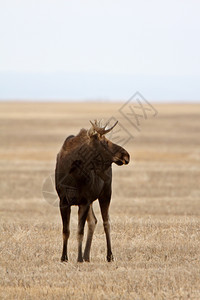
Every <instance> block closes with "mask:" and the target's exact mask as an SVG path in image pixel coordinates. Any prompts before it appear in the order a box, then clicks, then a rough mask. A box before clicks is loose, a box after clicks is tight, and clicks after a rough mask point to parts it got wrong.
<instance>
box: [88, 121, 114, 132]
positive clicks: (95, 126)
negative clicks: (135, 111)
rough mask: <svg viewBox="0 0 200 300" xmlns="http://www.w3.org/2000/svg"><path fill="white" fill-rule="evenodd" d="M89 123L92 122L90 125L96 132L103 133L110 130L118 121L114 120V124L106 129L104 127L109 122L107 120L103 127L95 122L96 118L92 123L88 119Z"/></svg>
mask: <svg viewBox="0 0 200 300" xmlns="http://www.w3.org/2000/svg"><path fill="white" fill-rule="evenodd" d="M90 123H91V124H92V127H93V129H94V130H95V131H96V132H98V133H99V134H100V135H104V134H106V133H108V132H110V131H111V130H112V129H113V128H114V127H115V126H116V125H117V123H118V121H116V122H115V124H114V125H113V126H112V127H110V128H108V129H106V127H107V125H108V124H109V122H107V123H106V125H105V126H104V127H100V125H98V123H97V120H95V121H94V123H92V122H91V121H90Z"/></svg>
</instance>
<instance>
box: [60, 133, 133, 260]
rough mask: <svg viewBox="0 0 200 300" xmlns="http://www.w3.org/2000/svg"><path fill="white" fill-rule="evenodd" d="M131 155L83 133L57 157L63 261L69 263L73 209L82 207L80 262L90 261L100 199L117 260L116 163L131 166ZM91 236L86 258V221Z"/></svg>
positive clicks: (109, 254)
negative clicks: (112, 209)
mask: <svg viewBox="0 0 200 300" xmlns="http://www.w3.org/2000/svg"><path fill="white" fill-rule="evenodd" d="M129 159H130V158H129V154H128V152H127V151H126V150H125V149H123V148H122V147H120V146H118V145H116V144H113V143H112V142H111V141H109V140H108V139H106V138H105V136H100V135H99V134H98V133H92V134H91V133H90V131H87V130H85V129H82V130H81V131H80V132H79V134H78V135H76V136H69V137H68V138H67V139H66V140H65V142H64V144H63V146H62V148H61V150H60V152H59V153H58V155H57V164H56V170H55V179H56V190H57V193H58V196H59V198H60V212H61V216H62V221H63V252H62V257H61V261H67V260H68V256H67V242H68V238H69V234H70V230H69V222H70V212H71V206H72V205H78V207H79V210H78V262H82V261H83V260H85V261H89V259H90V248H91V242H92V236H93V233H94V229H95V225H96V223H97V220H96V217H95V215H94V211H93V208H92V203H93V201H94V200H96V199H98V200H99V204H100V209H101V214H102V218H103V225H104V230H105V234H106V241H107V260H108V261H111V260H113V255H112V251H111V241H110V223H109V205H110V200H111V183H112V166H111V165H112V163H113V162H114V163H116V164H118V165H123V164H128V163H129ZM86 220H87V222H88V235H87V241H86V246H85V251H84V254H82V241H83V234H84V226H85V221H86Z"/></svg>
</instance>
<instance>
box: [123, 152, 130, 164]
mask: <svg viewBox="0 0 200 300" xmlns="http://www.w3.org/2000/svg"><path fill="white" fill-rule="evenodd" d="M129 161H130V155H129V154H128V153H127V154H126V155H125V156H124V157H123V163H124V164H125V165H128V163H129Z"/></svg>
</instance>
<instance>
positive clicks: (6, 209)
mask: <svg viewBox="0 0 200 300" xmlns="http://www.w3.org/2000/svg"><path fill="white" fill-rule="evenodd" d="M120 106H121V104H120V103H113V104H111V103H107V104H105V103H78V104H77V103H76V104H70V103H59V104H56V103H14V102H13V103H3V102H2V103H0V169H1V172H0V199H1V200H0V235H1V242H0V261H1V265H0V298H1V299H9V300H11V299H115V300H116V299H170V300H171V299H200V188H199V185H200V105H197V104H193V105H192V104H191V105H189V104H188V105H187V104H179V105H178V104H162V105H161V104H154V106H155V108H156V109H157V111H158V115H157V116H156V117H150V116H149V117H148V118H147V119H142V118H140V121H141V132H140V133H138V134H136V133H135V128H134V127H133V125H132V124H131V123H130V122H129V121H128V120H127V119H126V118H124V117H123V116H122V115H121V114H120V111H119V108H120ZM111 116H114V117H115V118H117V119H119V121H120V122H121V124H123V128H126V130H127V131H124V133H123V132H122V133H121V134H122V135H123V134H124V136H125V135H126V134H127V132H129V133H131V134H132V135H133V136H134V139H131V140H130V141H129V142H127V143H126V145H125V148H126V149H127V150H128V151H129V152H130V154H131V163H130V164H129V165H127V166H122V167H118V166H114V167H113V196H112V203H111V208H110V217H111V224H112V233H111V236H112V246H113V254H114V257H115V261H114V262H112V263H107V262H106V261H105V257H106V249H105V236H104V232H103V226H102V220H101V216H100V213H99V207H98V202H97V201H96V202H95V203H94V210H95V212H96V216H97V219H98V224H97V228H96V231H95V235H94V240H93V244H92V251H91V262H90V263H82V264H80V263H79V264H78V263H77V262H76V258H77V241H76V228H77V208H76V207H74V208H73V212H72V218H71V236H70V240H69V263H61V262H60V256H61V249H62V234H61V232H62V227H61V218H60V214H59V209H58V207H57V206H56V205H57V203H56V202H55V205H52V204H51V203H50V201H47V200H48V199H47V200H45V199H44V198H43V196H42V189H43V188H42V186H43V182H44V180H45V178H48V176H49V175H50V174H53V172H54V167H55V157H56V154H57V152H58V151H59V149H60V147H61V145H62V143H63V141H64V139H65V138H66V136H68V135H70V134H76V133H78V132H79V129H80V128H82V127H84V128H89V120H93V119H94V118H95V117H97V118H98V119H100V118H104V119H106V118H109V117H111ZM133 132H134V133H133Z"/></svg>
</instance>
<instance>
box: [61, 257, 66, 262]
mask: <svg viewBox="0 0 200 300" xmlns="http://www.w3.org/2000/svg"><path fill="white" fill-rule="evenodd" d="M60 260H61V262H68V258H67V257H66V256H62V257H61V259H60Z"/></svg>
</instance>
